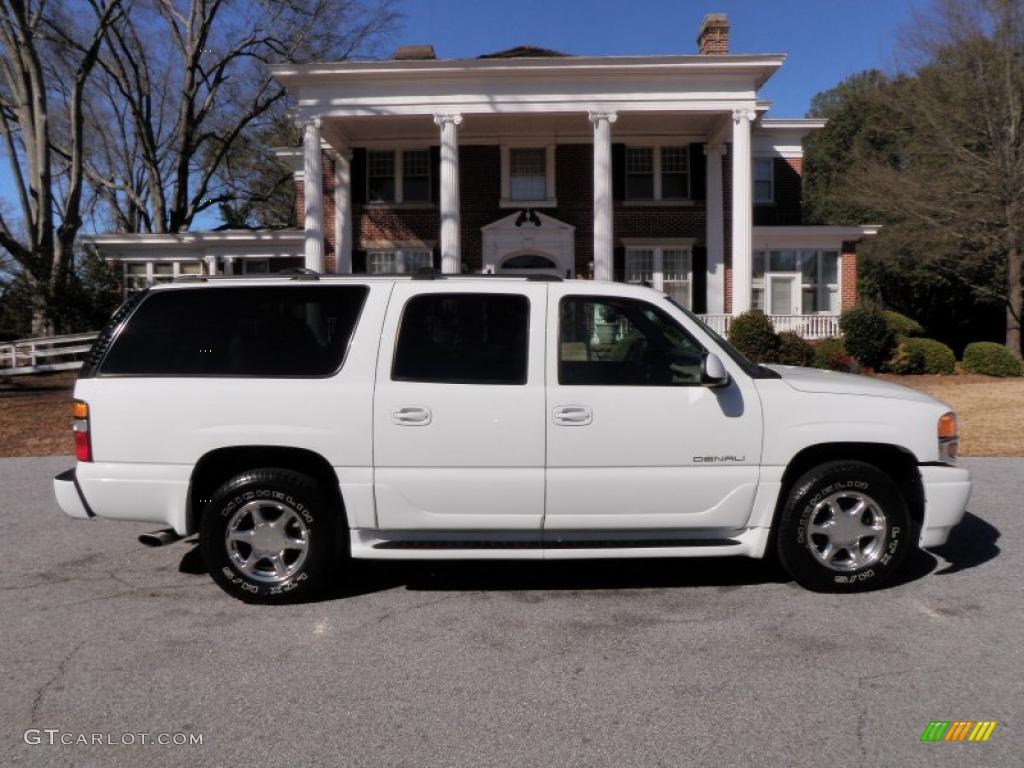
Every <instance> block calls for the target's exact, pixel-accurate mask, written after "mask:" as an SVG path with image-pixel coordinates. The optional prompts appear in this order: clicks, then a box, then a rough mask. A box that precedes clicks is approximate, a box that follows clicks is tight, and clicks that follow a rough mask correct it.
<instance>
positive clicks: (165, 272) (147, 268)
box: [123, 261, 204, 295]
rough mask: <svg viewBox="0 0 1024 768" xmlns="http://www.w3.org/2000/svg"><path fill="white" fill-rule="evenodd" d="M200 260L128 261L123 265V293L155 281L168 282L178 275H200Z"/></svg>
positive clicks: (132, 291)
mask: <svg viewBox="0 0 1024 768" xmlns="http://www.w3.org/2000/svg"><path fill="white" fill-rule="evenodd" d="M203 272H204V270H203V264H202V262H200V261H130V262H125V265H124V282H123V286H124V292H125V295H128V294H130V293H135V292H136V291H141V290H143V289H145V288H148V287H149V286H151V285H155V284H156V283H170V282H172V281H173V280H174V278H175V277H178V276H179V275H201V274H203Z"/></svg>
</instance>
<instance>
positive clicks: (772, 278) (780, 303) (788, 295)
mask: <svg viewBox="0 0 1024 768" xmlns="http://www.w3.org/2000/svg"><path fill="white" fill-rule="evenodd" d="M766 279H767V281H768V314H769V315H799V314H801V312H800V283H799V282H798V281H799V276H798V275H794V274H788V273H785V274H778V273H776V274H772V273H769V274H768V275H767V276H766Z"/></svg>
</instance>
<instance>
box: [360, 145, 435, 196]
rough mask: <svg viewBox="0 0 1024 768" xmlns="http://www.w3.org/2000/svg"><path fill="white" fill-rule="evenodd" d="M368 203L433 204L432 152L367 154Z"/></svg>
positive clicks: (375, 151) (377, 150) (405, 150)
mask: <svg viewBox="0 0 1024 768" xmlns="http://www.w3.org/2000/svg"><path fill="white" fill-rule="evenodd" d="M366 200H367V202H370V203H428V202H430V150H429V149H403V150H395V149H371V150H368V151H367V153H366Z"/></svg>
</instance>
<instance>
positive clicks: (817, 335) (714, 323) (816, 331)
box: [699, 315, 839, 339]
mask: <svg viewBox="0 0 1024 768" xmlns="http://www.w3.org/2000/svg"><path fill="white" fill-rule="evenodd" d="M699 317H700V319H701V320H703V321H704V322H705V323H707V324H708V325H709V326H710V327H711V329H712V330H714V331H716V332H717V333H720V334H721V335H722V336H725V335H726V334H727V333H729V326H730V325H731V324H732V318H733V316H732V315H700V316H699ZM768 319H769V320H771V321H772V325H773V326H774V327H775V330H776V331H777V332H778V333H782V332H783V331H793V332H794V333H797V334H799V335H800V336H802V337H803V338H805V339H824V338H827V337H829V336H838V335H839V315H769V316H768Z"/></svg>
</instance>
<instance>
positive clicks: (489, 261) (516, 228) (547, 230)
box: [480, 211, 576, 277]
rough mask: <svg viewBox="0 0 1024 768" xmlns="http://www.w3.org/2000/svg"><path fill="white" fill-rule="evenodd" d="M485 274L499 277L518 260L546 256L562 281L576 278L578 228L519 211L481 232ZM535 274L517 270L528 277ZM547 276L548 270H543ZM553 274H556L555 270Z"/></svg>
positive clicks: (529, 212) (533, 212)
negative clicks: (508, 265) (513, 261)
mask: <svg viewBox="0 0 1024 768" xmlns="http://www.w3.org/2000/svg"><path fill="white" fill-rule="evenodd" d="M480 231H481V233H482V235H483V271H484V272H485V273H486V274H495V273H497V272H500V271H501V270H502V265H503V264H504V263H506V262H507V261H509V260H510V259H514V258H516V257H517V256H525V255H533V254H536V255H538V256H543V257H544V258H546V259H550V260H551V261H552V262H553V263H554V264H555V269H557V271H558V275H559V277H575V275H576V227H573V226H572V225H570V224H566V223H565V222H564V221H559V220H558V219H555V218H552V217H551V216H548V215H546V214H543V213H539V212H538V211H528V212H527V211H517V212H516V213H513V214H510V215H508V216H504V217H503V218H500V219H498V220H497V221H493V222H491V223H490V224H488V225H486V226H484V227H482V228H481V230H480ZM528 271H532V270H516V272H517V273H520V274H525V273H526V272H528ZM541 271H544V272H547V271H548V270H541ZM551 272H552V273H553V272H554V270H551Z"/></svg>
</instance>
